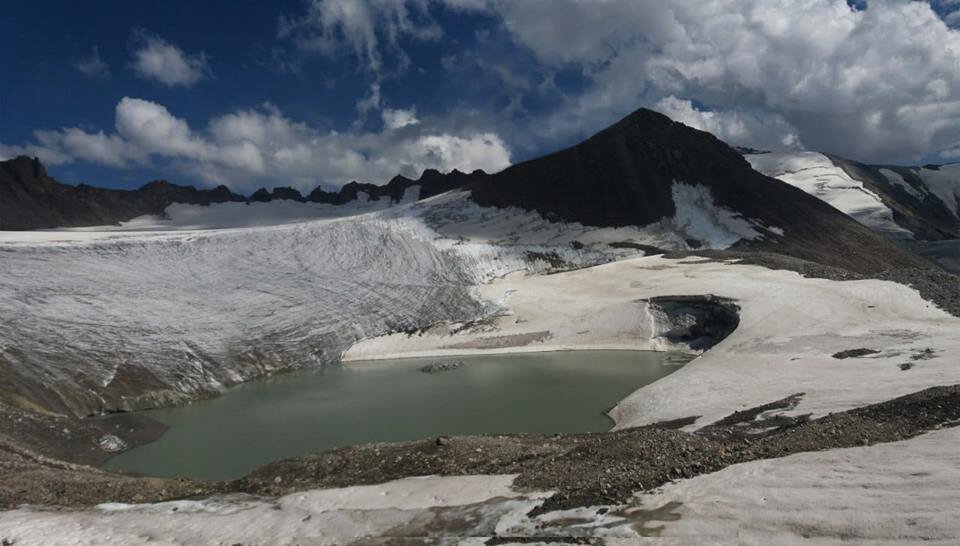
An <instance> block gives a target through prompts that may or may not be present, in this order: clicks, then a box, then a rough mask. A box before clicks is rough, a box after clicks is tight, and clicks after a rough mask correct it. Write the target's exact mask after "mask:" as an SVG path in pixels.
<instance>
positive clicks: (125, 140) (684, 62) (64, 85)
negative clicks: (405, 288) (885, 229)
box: [0, 0, 960, 193]
mask: <svg viewBox="0 0 960 546" xmlns="http://www.w3.org/2000/svg"><path fill="white" fill-rule="evenodd" d="M0 62H2V66H3V67H4V70H3V75H2V76H0V159H2V158H9V157H15V156H17V155H21V154H26V155H31V156H37V157H39V158H40V159H41V160H42V161H43V162H44V163H45V165H46V166H47V170H48V171H49V173H50V174H51V175H53V176H54V177H56V178H58V179H59V180H61V181H64V182H69V183H81V182H83V183H88V184H92V185H97V186H105V187H116V188H135V187H139V186H140V185H142V184H144V183H146V182H147V181H150V180H153V179H158V178H162V179H167V180H170V181H173V182H177V183H183V184H195V185H198V186H214V185H218V184H225V185H227V186H229V187H230V188H232V189H234V190H236V191H241V192H248V193H249V192H251V191H253V190H254V189H256V188H259V187H273V186H292V187H295V188H297V189H300V190H302V191H309V190H310V189H312V188H314V187H316V186H317V185H323V186H325V187H328V188H335V187H338V186H340V185H342V184H344V183H347V182H349V181H351V180H359V181H362V182H374V183H384V182H386V181H387V180H389V179H390V178H391V177H393V176H394V175H396V174H404V175H406V176H411V177H416V176H418V175H419V174H420V173H421V172H422V171H423V170H424V169H427V168H437V169H440V170H442V171H449V170H452V169H454V168H458V169H460V170H463V171H471V170H474V169H478V168H479V169H484V170H487V171H491V172H492V171H498V170H501V169H503V168H505V167H507V166H509V165H510V164H515V163H517V162H520V161H524V160H526V159H530V158H533V157H536V156H539V155H543V154H545V153H549V152H551V151H554V150H556V149H559V148H562V147H565V146H569V145H572V144H574V143H576V142H578V141H579V140H582V139H583V138H585V137H587V136H589V135H590V134H592V133H594V132H596V131H598V130H600V129H602V128H604V127H606V126H607V125H610V124H611V123H614V122H615V121H617V120H618V119H620V118H622V117H623V116H625V115H627V114H629V113H630V112H632V111H633V110H635V109H637V108H640V107H647V108H653V109H655V110H658V111H660V112H663V113H665V114H667V115H669V116H671V117H672V118H674V119H676V120H678V121H682V122H684V123H686V124H688V125H691V126H693V127H696V128H699V129H703V130H707V131H710V132H712V133H714V134H716V135H717V136H718V137H720V138H722V139H724V140H726V141H727V142H729V143H731V144H734V145H742V146H750V147H754V148H759V149H767V150H783V149H811V150H818V151H824V152H830V153H835V154H838V155H842V156H846V157H849V158H853V159H857V160H861V161H865V162H870V163H883V164H913V163H943V162H950V161H960V0H928V1H908V0H869V1H863V0H672V1H668V0H278V1H272V2H262V1H259V0H229V1H228V0H204V1H201V2H197V1H196V0H191V1H183V0H166V1H164V2H129V1H119V0H100V1H96V2H76V1H66V0H64V1H42V0H37V1H34V2H11V3H9V5H5V6H4V13H3V16H2V17H0Z"/></svg>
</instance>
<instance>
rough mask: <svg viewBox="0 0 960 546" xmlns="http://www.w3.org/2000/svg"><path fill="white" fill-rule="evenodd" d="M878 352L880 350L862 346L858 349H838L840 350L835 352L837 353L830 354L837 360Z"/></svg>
mask: <svg viewBox="0 0 960 546" xmlns="http://www.w3.org/2000/svg"><path fill="white" fill-rule="evenodd" d="M879 352H880V351H878V350H876V349H867V348H865V347H862V348H859V349H847V350H845V351H840V352H837V353H833V355H832V356H833V358H836V359H837V360H843V359H845V358H860V357H861V356H867V355H875V354H877V353H879Z"/></svg>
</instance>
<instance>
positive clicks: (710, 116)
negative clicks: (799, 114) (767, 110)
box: [653, 95, 801, 148]
mask: <svg viewBox="0 0 960 546" xmlns="http://www.w3.org/2000/svg"><path fill="white" fill-rule="evenodd" d="M653 109H654V110H657V111H658V112H660V113H662V114H665V115H667V116H669V117H670V118H671V119H673V120H675V121H679V122H680V123H683V124H685V125H689V126H690V127H693V128H694V129H700V130H701V131H707V132H709V133H712V134H713V135H715V136H717V137H718V138H720V139H721V140H723V141H725V142H727V143H730V144H734V145H744V146H746V145H750V144H751V143H753V142H755V141H758V140H759V141H763V142H767V143H775V144H776V147H777V148H800V147H801V143H800V140H799V138H798V137H797V135H796V131H795V129H794V128H793V127H791V126H790V125H789V124H788V123H787V122H786V121H784V119H783V118H782V117H780V116H769V117H763V118H761V117H757V116H753V115H750V114H746V113H742V112H736V111H725V112H713V111H709V110H704V109H701V108H697V107H696V106H695V105H694V104H693V101H690V100H683V99H679V98H677V97H674V96H672V95H671V96H669V97H664V98H662V99H660V100H659V101H657V102H656V104H654V105H653Z"/></svg>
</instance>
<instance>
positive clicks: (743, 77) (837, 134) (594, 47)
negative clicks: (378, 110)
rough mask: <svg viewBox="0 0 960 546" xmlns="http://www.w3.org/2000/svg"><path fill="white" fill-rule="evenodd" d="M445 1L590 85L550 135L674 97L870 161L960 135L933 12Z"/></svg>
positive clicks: (924, 151) (750, 130)
mask: <svg viewBox="0 0 960 546" xmlns="http://www.w3.org/2000/svg"><path fill="white" fill-rule="evenodd" d="M447 2H453V4H454V5H455V7H458V8H460V9H477V10H483V11H485V12H486V13H489V14H492V15H494V16H495V17H497V18H498V19H499V21H500V22H501V24H502V26H503V28H505V29H506V30H507V31H508V32H509V35H510V37H511V39H512V40H513V41H514V42H515V43H516V44H518V45H520V46H522V47H525V48H527V49H528V50H529V51H531V52H532V53H533V54H534V55H535V56H536V58H537V60H538V62H539V63H540V64H541V65H542V66H546V67H558V68H573V69H576V70H578V71H579V72H580V73H581V74H583V75H584V76H585V77H586V78H587V80H588V82H589V85H587V86H585V88H584V89H583V90H582V91H581V90H577V91H576V92H574V93H571V94H570V95H569V96H568V97H567V99H566V101H565V102H564V103H563V104H562V105H559V106H558V107H557V109H556V113H555V115H552V116H547V118H546V119H545V120H544V121H543V122H542V123H540V124H537V126H536V128H538V129H539V130H540V131H541V132H543V133H544V134H545V135H547V136H548V137H550V138H555V137H557V136H558V135H559V136H562V135H569V134H572V133H579V132H581V131H583V128H584V127H587V128H589V129H590V130H593V129H597V128H600V127H602V126H604V125H605V124H607V123H610V122H611V121H614V120H615V119H616V118H617V117H618V116H621V115H623V114H625V113H627V112H629V111H630V110H632V109H634V108H636V107H637V106H639V105H651V106H652V105H656V104H658V102H659V101H661V100H663V99H665V98H669V97H682V98H684V99H694V100H696V101H697V103H699V104H703V105H706V106H707V107H708V109H709V111H711V112H712V115H711V116H704V115H702V113H701V115H699V116H698V119H699V120H700V122H701V123H706V125H704V126H713V127H718V128H719V129H720V130H725V131H726V132H727V135H732V136H734V137H737V138H739V140H740V143H749V144H752V145H756V146H758V147H768V148H775V147H778V146H780V142H781V136H782V135H781V134H780V133H781V131H771V130H769V126H770V125H771V124H772V125H774V126H782V128H783V130H785V131H787V132H788V133H789V132H792V133H794V134H795V135H796V137H797V138H798V139H799V140H800V141H802V142H803V143H804V144H805V145H807V146H809V147H812V148H816V149H822V150H826V151H833V152H835V153H840V154H845V155H849V156H853V157H856V158H860V159H864V160H872V161H891V160H909V159H911V158H916V157H919V156H924V155H928V154H930V153H935V152H936V151H937V150H940V149H944V148H945V147H948V146H949V145H950V144H952V143H954V142H957V140H958V137H960V111H958V108H960V70H957V67H958V66H960V31H957V30H953V29H951V28H950V27H949V26H948V25H947V23H946V22H945V20H944V18H943V17H941V16H940V14H938V13H937V12H935V11H934V9H932V7H931V5H930V4H929V3H925V2H910V1H907V0H873V1H870V2H869V3H867V4H866V5H865V6H863V7H861V8H859V9H854V8H851V7H850V6H849V5H848V4H847V2H846V1H845V0H793V1H790V2H785V1H783V2H780V1H778V2H772V1H769V0H677V1H673V2H663V1H661V0H605V1H603V2H582V1H579V0H525V1H523V2H507V1H501V0H487V1H480V0H477V1H471V2H464V1H463V0H447ZM939 4H940V10H939V11H940V13H941V14H946V19H947V20H951V18H952V17H954V15H953V13H954V11H953V10H952V9H951V10H950V11H946V10H945V9H944V8H946V7H949V8H952V7H953V6H954V5H955V4H957V2H956V1H955V0H941V1H940V2H939ZM688 114H689V112H688ZM707 117H709V118H710V120H707V119H706V118H707ZM737 119H739V122H735V121H734V120H737ZM749 120H754V121H749ZM718 124H719V125H718ZM741 129H743V130H741Z"/></svg>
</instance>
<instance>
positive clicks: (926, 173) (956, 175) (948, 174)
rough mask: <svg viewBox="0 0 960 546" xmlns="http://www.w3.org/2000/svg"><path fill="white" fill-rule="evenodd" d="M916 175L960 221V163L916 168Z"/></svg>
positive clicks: (914, 170) (914, 169)
mask: <svg viewBox="0 0 960 546" xmlns="http://www.w3.org/2000/svg"><path fill="white" fill-rule="evenodd" d="M910 170H912V171H913V172H914V173H916V175H917V176H918V177H919V178H920V180H922V181H923V183H924V185H925V186H926V187H927V189H929V191H930V193H932V194H933V195H935V196H936V197H937V198H938V199H940V201H942V202H943V204H944V206H946V207H947V209H949V210H950V211H951V212H953V215H954V216H956V217H957V218H958V219H960V163H954V164H951V165H940V166H938V167H914V168H912V169H910Z"/></svg>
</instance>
